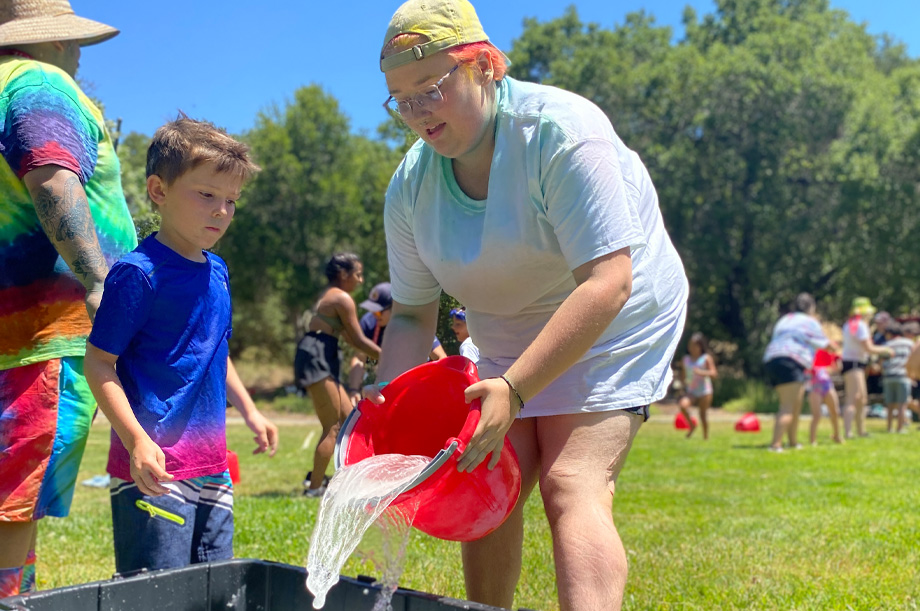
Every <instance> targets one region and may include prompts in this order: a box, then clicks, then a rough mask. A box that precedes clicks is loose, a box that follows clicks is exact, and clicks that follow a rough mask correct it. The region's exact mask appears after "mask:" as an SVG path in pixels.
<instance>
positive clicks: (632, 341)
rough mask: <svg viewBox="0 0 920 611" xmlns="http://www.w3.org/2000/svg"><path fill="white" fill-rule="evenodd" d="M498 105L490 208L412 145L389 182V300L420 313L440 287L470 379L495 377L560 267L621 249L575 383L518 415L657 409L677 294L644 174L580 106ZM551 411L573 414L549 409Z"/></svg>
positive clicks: (527, 91)
mask: <svg viewBox="0 0 920 611" xmlns="http://www.w3.org/2000/svg"><path fill="white" fill-rule="evenodd" d="M497 98H498V100H497V103H498V109H497V116H496V131H495V152H494V154H493V157H492V168H491V173H490V179H489V195H488V199H486V200H483V201H477V200H473V199H471V198H470V197H468V196H467V195H466V194H464V193H463V191H461V189H460V188H459V186H458V185H457V182H456V179H455V178H454V174H453V169H452V166H451V160H450V159H447V158H445V157H442V156H441V155H438V154H437V153H435V152H434V150H433V149H432V148H431V147H429V146H427V145H426V144H424V142H422V141H421V140H420V141H419V142H416V144H415V145H414V146H413V147H412V149H410V151H409V152H408V153H407V154H406V157H405V158H404V159H403V161H402V163H401V164H400V166H399V167H398V168H397V170H396V172H395V174H394V175H393V179H392V181H391V182H390V186H389V189H388V190H387V196H386V208H385V212H384V222H385V228H386V235H387V250H388V257H389V266H390V282H391V286H392V294H393V298H394V299H395V300H396V301H398V302H400V303H403V304H407V305H422V304H426V303H430V302H431V301H434V300H435V299H437V298H438V297H439V295H440V292H441V289H442V287H443V289H444V290H445V291H447V292H448V293H450V294H451V295H452V296H454V297H455V298H457V299H458V300H459V301H461V302H462V303H463V304H464V305H465V306H466V312H467V325H468V326H469V331H470V335H471V336H473V337H475V338H477V339H476V344H477V346H478V347H479V350H480V354H481V361H480V364H479V369H480V375H481V377H489V376H494V375H499V374H501V373H503V372H504V371H505V370H506V369H507V368H508V367H510V366H511V364H512V363H513V362H514V361H515V360H516V359H517V358H518V357H519V356H520V355H521V353H522V352H523V351H524V350H525V349H526V348H527V347H528V346H529V345H530V344H531V342H533V340H534V338H535V337H536V336H537V334H538V333H539V332H540V331H541V330H542V329H543V327H544V326H545V325H546V323H547V321H549V319H550V317H551V316H552V315H553V313H554V312H555V311H556V310H557V309H558V308H559V305H560V304H561V303H562V302H563V300H565V298H566V297H568V296H569V294H571V292H572V291H573V290H574V289H575V287H576V283H575V279H574V277H573V275H572V270H574V269H575V268H577V267H579V266H580V265H582V264H584V263H587V262H589V261H592V260H594V259H597V258H598V257H601V256H603V255H606V254H609V253H611V252H614V251H617V250H619V249H621V248H625V247H629V249H630V252H631V253H632V267H633V285H632V294H631V296H630V298H629V300H628V301H627V303H626V305H625V306H624V307H623V309H622V310H621V312H620V313H619V315H618V316H617V317H616V318H615V319H614V320H613V322H612V323H611V324H610V326H608V327H607V329H606V330H604V331H603V333H601V336H600V337H599V338H598V340H597V342H596V343H595V344H594V346H592V347H591V348H590V349H589V350H588V352H587V353H586V354H585V355H584V356H583V357H582V359H581V360H580V361H579V363H584V364H585V367H582V368H581V370H582V371H583V372H585V374H584V375H585V376H587V378H586V379H583V380H580V381H574V380H573V381H570V382H565V383H563V384H561V386H565V385H571V384H578V385H580V387H581V388H580V390H579V391H578V392H575V391H572V392H571V393H570V394H569V395H567V396H566V398H565V399H564V400H561V399H560V397H556V399H554V398H553V397H552V392H550V393H547V391H550V390H551V389H552V388H553V387H554V386H559V385H557V384H556V383H553V384H552V385H551V386H550V387H549V388H547V389H546V390H544V391H543V392H542V393H540V395H538V396H537V397H535V398H534V399H532V400H531V401H528V403H527V410H526V411H527V412H528V414H527V415H548V414H549V413H568V412H572V411H585V410H590V411H603V410H608V409H618V408H623V407H634V406H638V405H644V404H646V403H650V402H652V401H655V400H658V399H660V398H662V397H663V396H664V394H665V391H666V389H667V387H668V384H669V383H670V376H671V369H670V367H669V364H670V362H671V359H672V357H673V355H674V350H675V348H676V344H677V341H678V340H679V336H680V334H681V332H682V327H683V319H684V316H685V312H686V301H687V292H688V287H687V279H686V276H685V275H684V269H683V265H682V263H681V261H680V257H679V256H678V254H677V252H676V250H675V249H674V246H673V245H672V244H671V240H670V238H669V237H668V234H667V232H666V231H665V228H664V224H663V222H662V218H661V212H660V210H659V208H658V196H657V194H656V193H655V188H654V186H653V185H652V181H651V178H650V177H649V175H648V171H647V170H646V168H645V166H644V165H643V164H642V162H641V161H640V159H639V156H638V155H637V154H636V153H634V152H633V151H631V150H629V149H628V148H626V146H625V145H624V144H623V142H622V141H621V140H620V138H619V137H618V136H617V135H616V133H615V132H614V131H613V127H612V126H611V124H610V121H609V120H608V119H607V117H606V115H604V113H603V112H601V110H600V109H599V108H597V107H596V106H595V105H594V104H592V103H591V102H589V101H588V100H586V99H584V98H582V97H580V96H578V95H575V94H573V93H569V92H567V91H563V90H560V89H556V88H554V87H548V86H544V85H536V84H532V83H523V82H519V81H515V80H513V79H511V78H507V77H506V78H505V79H503V80H502V81H501V82H500V84H498V85H497ZM592 359H598V360H597V361H596V362H591V361H592ZM557 382H560V380H557ZM592 393H594V395H593V396H589V395H592ZM554 400H560V401H562V402H565V403H572V402H573V401H574V402H575V403H580V404H581V405H548V404H549V403H551V402H553V401H554ZM544 408H545V409H544Z"/></svg>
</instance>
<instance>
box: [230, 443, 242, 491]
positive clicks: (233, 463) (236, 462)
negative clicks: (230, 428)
mask: <svg viewBox="0 0 920 611" xmlns="http://www.w3.org/2000/svg"><path fill="white" fill-rule="evenodd" d="M227 465H229V469H230V481H231V482H233V483H234V484H239V483H240V458H239V456H237V455H236V452H234V451H233V450H227Z"/></svg>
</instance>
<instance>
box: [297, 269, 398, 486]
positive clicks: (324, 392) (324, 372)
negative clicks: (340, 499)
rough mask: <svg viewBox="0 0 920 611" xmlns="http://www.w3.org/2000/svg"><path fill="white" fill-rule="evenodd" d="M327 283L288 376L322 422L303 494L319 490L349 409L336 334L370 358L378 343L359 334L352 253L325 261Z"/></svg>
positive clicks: (358, 275) (357, 273)
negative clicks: (291, 371)
mask: <svg viewBox="0 0 920 611" xmlns="http://www.w3.org/2000/svg"><path fill="white" fill-rule="evenodd" d="M326 278H328V279H329V285H328V286H327V287H326V288H325V289H323V291H322V293H320V296H319V300H318V301H317V302H316V305H314V306H313V309H312V310H311V313H312V317H311V318H310V322H309V323H308V325H307V332H306V333H305V334H304V336H303V338H302V339H301V340H300V343H299V344H298V345H297V354H296V355H295V357H294V382H295V383H296V384H297V386H298V387H300V388H302V389H305V390H306V391H307V393H309V395H310V400H311V401H312V402H313V409H314V410H315V411H316V416H317V417H318V418H319V421H320V424H321V425H322V427H323V434H322V436H321V437H320V439H319V443H317V445H316V450H315V451H314V453H313V470H312V471H311V472H310V473H308V474H307V478H306V480H309V481H306V480H305V481H304V485H305V486H306V490H305V491H304V494H305V495H307V496H322V494H323V493H324V492H325V491H326V487H325V485H324V476H325V474H326V468H327V467H328V466H329V461H330V460H331V459H332V454H333V452H334V451H335V439H336V436H337V435H338V432H339V426H340V424H341V423H342V422H343V421H344V420H345V418H346V417H347V416H348V414H349V413H351V400H350V399H349V398H348V393H347V392H346V391H345V388H344V386H342V384H341V381H340V373H341V362H340V357H339V337H340V336H341V337H342V338H343V339H344V340H345V341H346V342H348V343H349V344H351V345H352V346H354V347H355V348H357V349H358V350H359V351H360V352H362V353H364V354H366V355H367V356H368V357H370V358H372V359H377V358H380V347H379V346H378V345H377V344H375V343H374V342H372V341H371V340H369V339H368V338H367V337H365V335H364V333H363V332H362V331H361V325H360V324H359V323H358V314H357V308H356V307H355V300H354V299H352V297H351V292H352V291H354V290H355V289H356V288H358V286H360V285H361V284H362V283H363V282H364V266H363V265H362V264H361V260H360V259H359V258H358V255H355V254H352V253H339V254H336V255H333V257H332V258H331V259H330V260H329V263H327V264H326Z"/></svg>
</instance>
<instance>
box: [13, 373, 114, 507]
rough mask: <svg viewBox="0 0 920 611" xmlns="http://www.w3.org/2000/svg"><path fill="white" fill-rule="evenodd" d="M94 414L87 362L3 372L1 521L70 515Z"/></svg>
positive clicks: (93, 401)
mask: <svg viewBox="0 0 920 611" xmlns="http://www.w3.org/2000/svg"><path fill="white" fill-rule="evenodd" d="M95 411H96V400H95V399H94V398H93V394H92V393H91V392H90V390H89V386H88V385H87V384H86V378H85V377H83V357H62V358H60V359H52V360H50V361H45V362H42V363H35V364H33V365H25V366H23V367H15V368H13V369H5V370H3V371H0V522H29V521H33V520H39V519H41V518H43V517H45V516H54V517H58V518H63V517H65V516H66V515H67V514H68V513H69V512H70V503H71V501H72V500H73V492H74V487H75V484H76V481H77V471H78V469H79V468H80V461H81V460H82V459H83V450H84V448H86V438H87V437H88V436H89V428H90V425H91V424H92V420H93V414H94V413H95Z"/></svg>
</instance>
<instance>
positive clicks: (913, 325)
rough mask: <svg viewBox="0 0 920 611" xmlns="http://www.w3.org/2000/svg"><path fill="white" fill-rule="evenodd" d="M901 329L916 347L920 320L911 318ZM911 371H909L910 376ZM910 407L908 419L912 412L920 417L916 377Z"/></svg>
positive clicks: (919, 390) (919, 331) (919, 395)
mask: <svg viewBox="0 0 920 611" xmlns="http://www.w3.org/2000/svg"><path fill="white" fill-rule="evenodd" d="M901 331H902V332H903V333H904V337H906V338H907V339H909V340H910V341H911V342H913V344H914V348H916V347H917V337H918V336H920V322H917V321H916V320H909V321H907V322H905V323H904V324H902V325H901ZM909 376H910V372H909V371H908V377H909ZM907 407H908V409H909V410H910V411H909V412H907V417H908V418H907V419H908V420H911V419H912V418H911V413H914V414H917V417H918V418H920V382H918V381H917V380H915V379H911V387H910V402H909V403H908V404H907Z"/></svg>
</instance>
